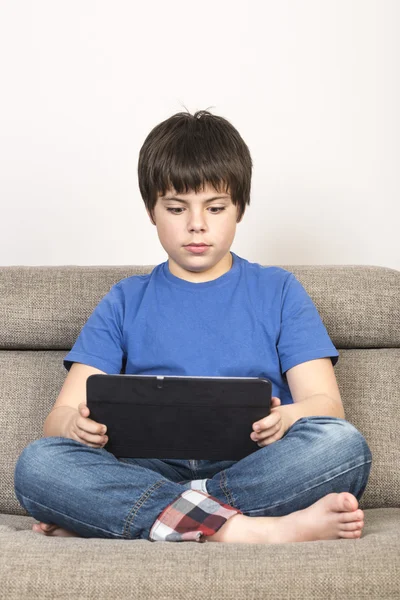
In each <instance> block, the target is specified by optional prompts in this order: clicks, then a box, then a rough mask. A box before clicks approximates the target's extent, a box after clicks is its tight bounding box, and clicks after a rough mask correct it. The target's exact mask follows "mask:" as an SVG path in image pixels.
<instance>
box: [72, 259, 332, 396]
mask: <svg viewBox="0 0 400 600" xmlns="http://www.w3.org/2000/svg"><path fill="white" fill-rule="evenodd" d="M232 255H233V264H232V268H231V269H230V270H229V271H228V272H227V273H225V274H224V275H222V276H221V277H218V278H217V279H215V280H212V281H207V282H204V283H192V282H189V281H186V280H183V279H180V278H178V277H176V276H175V275H173V274H172V273H171V272H170V271H169V267H168V261H166V262H164V263H161V264H160V265H158V266H157V267H156V268H155V269H154V270H153V271H152V272H151V273H150V274H149V275H140V276H132V277H130V278H127V279H124V280H122V281H121V282H119V283H118V284H116V285H114V286H113V287H112V289H111V290H110V292H109V293H108V294H107V295H106V296H105V297H104V298H102V300H101V301H100V303H99V304H98V306H97V307H96V308H95V309H94V311H93V312H92V314H91V315H90V317H89V319H88V321H87V322H86V323H85V325H84V327H83V328H82V330H81V332H80V334H79V336H78V339H77V340H76V342H75V344H74V346H73V348H72V350H71V351H70V352H69V353H68V354H67V355H66V356H65V358H64V365H65V367H66V368H67V369H68V370H69V369H70V367H71V364H72V362H81V363H84V364H86V365H89V366H92V367H95V368H97V369H100V370H102V371H104V372H106V373H109V374H112V373H116V374H119V373H121V372H125V373H126V374H144V375H191V376H204V377H219V376H225V377H267V378H268V379H269V380H270V381H271V382H272V395H273V396H277V397H279V398H280V399H281V403H282V404H290V403H292V402H293V399H292V397H291V394H290V390H289V386H288V384H287V381H286V377H284V373H285V372H286V371H287V370H288V369H290V368H291V367H294V366H295V365H297V364H299V363H302V362H305V361H308V360H313V359H316V358H324V357H332V358H331V360H332V363H333V364H336V362H337V360H338V356H339V353H338V351H337V350H336V348H335V346H334V345H333V343H332V341H331V340H330V338H329V335H328V333H327V330H326V327H325V326H324V324H323V322H322V320H321V317H320V316H319V314H318V311H317V309H316V307H315V305H314V303H313V301H312V299H311V298H310V296H309V295H308V294H307V292H306V291H305V290H304V288H303V286H302V285H301V283H300V282H299V281H298V280H297V279H296V278H295V277H294V275H293V274H292V273H289V272H288V271H286V270H285V269H281V268H279V267H267V268H266V267H262V266H261V265H259V264H258V263H250V262H249V261H247V260H246V259H244V258H241V257H239V256H237V255H236V254H234V253H232Z"/></svg>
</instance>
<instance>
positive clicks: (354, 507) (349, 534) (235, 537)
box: [205, 492, 364, 544]
mask: <svg viewBox="0 0 400 600" xmlns="http://www.w3.org/2000/svg"><path fill="white" fill-rule="evenodd" d="M363 527H364V512H363V511H362V510H360V509H358V501H357V498H356V497H355V496H353V494H350V493H349V492H341V493H340V494H328V495H327V496H324V498H321V499H320V500H318V501H317V502H315V503H314V504H312V505H311V506H309V507H308V508H305V509H303V510H298V511H296V512H293V513H291V514H290V515H285V516H284V517H248V516H246V515H235V516H234V517H231V518H230V519H228V520H227V521H226V523H224V525H223V526H222V527H221V528H220V529H219V530H218V531H217V532H216V533H214V535H211V536H208V537H205V541H207V542H235V543H238V542H239V543H240V542H242V543H247V544H251V543H253V544H262V543H265V544H279V543H285V542H311V541H316V540H336V539H338V538H347V539H354V538H360V537H361V530H362V528H363Z"/></svg>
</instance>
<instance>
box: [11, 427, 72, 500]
mask: <svg viewBox="0 0 400 600" xmlns="http://www.w3.org/2000/svg"><path fill="white" fill-rule="evenodd" d="M62 440H65V438H61V437H60V438H59V437H44V438H40V439H38V440H35V441H34V442H31V443H30V444H28V446H26V447H25V448H24V449H23V451H22V452H21V454H20V456H19V458H18V460H17V462H16V465H15V469H14V487H15V488H17V489H18V490H19V491H21V492H22V491H23V490H24V488H25V487H29V486H30V480H31V478H34V479H35V481H36V482H37V481H38V478H39V479H40V477H41V476H43V475H44V474H45V473H46V472H47V470H48V469H54V446H55V445H56V444H60V442H61V443H62Z"/></svg>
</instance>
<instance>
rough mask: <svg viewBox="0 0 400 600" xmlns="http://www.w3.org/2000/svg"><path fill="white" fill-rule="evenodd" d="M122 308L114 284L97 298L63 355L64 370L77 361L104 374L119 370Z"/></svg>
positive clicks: (122, 352)
mask: <svg viewBox="0 0 400 600" xmlns="http://www.w3.org/2000/svg"><path fill="white" fill-rule="evenodd" d="M123 311H124V304H123V294H122V290H121V288H120V287H119V285H118V283H117V284H115V285H114V286H113V287H112V288H111V290H110V291H109V292H108V294H106V295H105V296H104V297H103V298H102V299H101V300H100V302H99V304H98V305H97V306H96V308H95V309H94V310H93V312H92V314H91V315H90V317H89V318H88V320H87V321H86V323H85V325H84V326H83V327H82V329H81V332H80V333H79V336H78V338H77V339H76V342H75V344H74V345H73V347H72V348H71V350H70V352H68V354H67V355H66V356H65V357H64V360H63V363H64V367H65V368H66V369H67V371H69V370H70V368H71V366H72V363H74V362H79V363H83V364H85V365H89V366H90V367H95V368H96V369H100V370H101V371H104V372H105V373H107V374H120V373H121V369H122V365H123V359H124V348H123V338H122V323H123Z"/></svg>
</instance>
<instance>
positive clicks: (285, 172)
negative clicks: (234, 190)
mask: <svg viewBox="0 0 400 600" xmlns="http://www.w3.org/2000/svg"><path fill="white" fill-rule="evenodd" d="M399 27H400V1H398V0H379V1H375V0H279V1H277V0H264V1H263V2H260V1H259V0H246V2H236V1H234V0H223V1H218V0H204V1H202V2H190V1H189V2H188V1H180V0H168V2H166V1H165V0H158V1H151V0H150V1H147V2H144V3H142V2H134V1H133V0H113V1H111V0H108V1H106V0H68V1H67V0H65V1H64V0H35V1H28V0H20V1H18V0H1V2H0V85H1V90H0V201H1V213H0V264H1V265H3V266H4V265H113V264H115V265H123V264H125V265H135V264H146V265H155V264H158V263H160V262H162V261H164V260H166V259H167V256H166V254H165V251H164V249H163V248H162V246H161V245H160V243H159V240H158V237H157V231H156V228H155V227H154V226H153V225H152V224H151V223H150V220H149V218H148V216H147V213H146V211H145V207H144V203H143V200H142V198H141V196H140V192H139V186H138V179H137V162H138V155H139V150H140V148H141V146H142V144H143V142H144V140H145V138H146V136H147V135H148V133H149V132H150V130H151V129H152V128H153V127H155V126H156V125H157V124H158V123H160V122H161V121H163V120H165V119H167V118H168V117H170V116H171V115H173V114H175V113H177V112H181V111H184V110H186V109H188V110H189V111H190V112H191V113H192V114H193V113H194V112H195V111H196V110H201V109H209V110H210V112H212V113H213V114H217V115H220V116H223V117H225V118H226V119H228V120H229V121H230V122H231V123H232V124H233V125H234V126H235V127H236V128H237V129H238V131H239V133H240V134H241V136H242V137H243V139H244V140H245V142H246V143H247V145H248V147H249V149H250V152H251V155H252V159H253V163H254V169H253V180H252V191H251V204H250V206H249V207H247V210H246V213H245V216H244V220H243V221H242V223H240V224H238V227H237V235H236V238H235V241H234V243H233V246H232V250H233V251H234V252H236V253H237V254H239V255H240V256H242V257H244V258H247V259H248V260H250V261H254V262H259V263H260V264H264V265H270V264H274V265H284V264H366V265H380V266H386V267H391V268H395V269H400V234H399V231H400V209H399V199H400V178H399V172H400V119H399V107H400V84H399V73H400V41H399V36H398V31H399Z"/></svg>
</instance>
